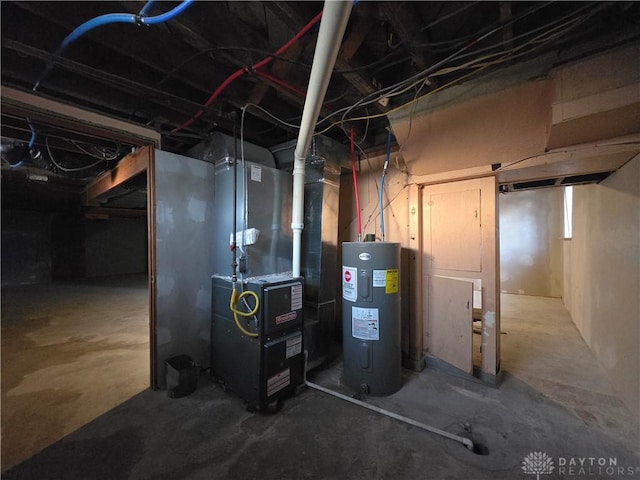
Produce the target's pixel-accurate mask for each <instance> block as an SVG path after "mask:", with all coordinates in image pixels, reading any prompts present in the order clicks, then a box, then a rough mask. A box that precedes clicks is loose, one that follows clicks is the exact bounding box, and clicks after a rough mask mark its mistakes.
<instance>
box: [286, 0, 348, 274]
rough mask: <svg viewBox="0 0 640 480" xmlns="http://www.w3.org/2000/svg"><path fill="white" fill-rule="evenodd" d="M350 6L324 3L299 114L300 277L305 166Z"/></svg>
mask: <svg viewBox="0 0 640 480" xmlns="http://www.w3.org/2000/svg"><path fill="white" fill-rule="evenodd" d="M351 6H352V2H351V1H350V0H349V1H344V2H343V1H333V0H327V1H325V3H324V12H323V14H322V20H321V21H320V31H319V32H318V41H317V42H316V51H315V53H314V55H313V65H312V66H311V75H310V76H309V86H308V87H307V98H306V100H305V102H304V109H303V111H302V122H301V124H300V132H299V133H298V143H297V145H296V150H295V154H294V163H293V209H292V214H291V230H292V231H293V259H292V275H293V276H294V277H299V276H300V254H301V245H302V229H303V228H304V164H305V159H306V158H307V151H308V150H309V145H310V144H311V138H312V137H313V130H314V129H315V126H316V121H317V120H318V115H320V109H321V108H322V102H323V101H324V96H325V94H326V93H327V87H328V86H329V80H331V73H332V72H333V66H334V65H335V63H336V58H337V57H338V51H339V50H340V45H341V44H342V36H343V35H344V31H345V29H346V27H347V21H348V20H349V14H350V13H351Z"/></svg>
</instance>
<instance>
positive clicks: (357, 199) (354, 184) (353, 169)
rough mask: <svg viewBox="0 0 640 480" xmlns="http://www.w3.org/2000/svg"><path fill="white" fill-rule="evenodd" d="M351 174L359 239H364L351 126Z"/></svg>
mask: <svg viewBox="0 0 640 480" xmlns="http://www.w3.org/2000/svg"><path fill="white" fill-rule="evenodd" d="M351 174H352V175H353V191H354V192H355V197H356V211H357V213H356V216H357V219H358V241H361V240H362V217H361V215H360V194H359V193H358V174H357V173H356V151H355V147H354V140H353V127H352V128H351Z"/></svg>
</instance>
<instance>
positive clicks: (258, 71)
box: [256, 70, 307, 97]
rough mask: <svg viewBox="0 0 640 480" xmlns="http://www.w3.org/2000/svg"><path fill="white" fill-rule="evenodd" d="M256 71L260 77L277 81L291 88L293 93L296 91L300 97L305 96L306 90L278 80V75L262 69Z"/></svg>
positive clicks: (288, 88) (282, 85)
mask: <svg viewBox="0 0 640 480" xmlns="http://www.w3.org/2000/svg"><path fill="white" fill-rule="evenodd" d="M256 73H257V74H258V75H260V76H261V77H264V78H266V79H267V80H271V81H272V82H273V83H277V84H278V85H280V86H281V87H284V88H286V89H287V90H291V91H292V92H293V93H297V94H298V95H300V96H301V97H306V96H307V92H305V91H303V90H300V89H299V88H297V87H294V86H293V85H290V84H288V83H287V82H285V81H283V80H280V79H279V78H278V77H274V76H273V75H271V74H270V73H267V72H263V71H262V70H256Z"/></svg>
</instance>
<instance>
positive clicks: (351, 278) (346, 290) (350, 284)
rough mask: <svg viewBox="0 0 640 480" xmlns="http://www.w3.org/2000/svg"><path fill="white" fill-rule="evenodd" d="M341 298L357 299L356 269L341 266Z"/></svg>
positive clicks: (353, 300) (352, 300)
mask: <svg viewBox="0 0 640 480" xmlns="http://www.w3.org/2000/svg"><path fill="white" fill-rule="evenodd" d="M342 298H344V299H345V300H349V301H350V302H355V301H356V300H357V299H358V269H357V268H355V267H345V266H342Z"/></svg>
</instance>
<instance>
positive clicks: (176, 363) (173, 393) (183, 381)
mask: <svg viewBox="0 0 640 480" xmlns="http://www.w3.org/2000/svg"><path fill="white" fill-rule="evenodd" d="M166 364H167V393H168V395H169V397H171V398H180V397H186V396H187V395H189V394H191V393H193V392H194V391H195V389H196V387H197V386H198V370H199V368H198V366H197V365H196V363H195V362H194V361H193V359H192V358H191V357H190V356H189V355H176V356H175V357H171V358H168V359H167V360H166Z"/></svg>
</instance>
